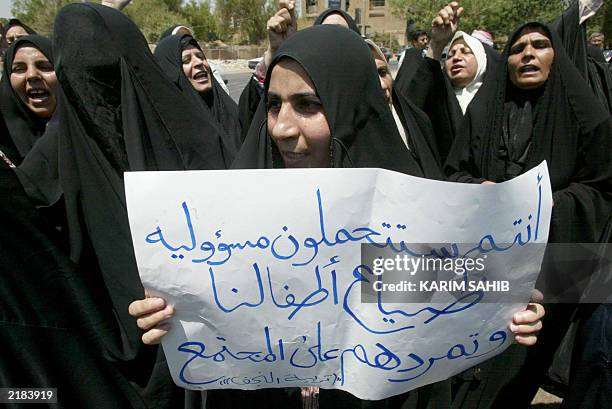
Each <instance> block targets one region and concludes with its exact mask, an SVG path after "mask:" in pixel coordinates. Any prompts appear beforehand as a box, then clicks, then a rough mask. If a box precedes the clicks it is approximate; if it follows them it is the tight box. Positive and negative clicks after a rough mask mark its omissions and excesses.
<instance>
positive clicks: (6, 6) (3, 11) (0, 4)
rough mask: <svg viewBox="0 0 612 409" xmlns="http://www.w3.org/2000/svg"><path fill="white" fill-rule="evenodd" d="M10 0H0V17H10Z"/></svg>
mask: <svg viewBox="0 0 612 409" xmlns="http://www.w3.org/2000/svg"><path fill="white" fill-rule="evenodd" d="M11 3H12V2H11V0H0V17H5V18H9V17H11Z"/></svg>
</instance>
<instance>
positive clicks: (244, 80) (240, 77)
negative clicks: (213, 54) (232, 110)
mask: <svg viewBox="0 0 612 409" xmlns="http://www.w3.org/2000/svg"><path fill="white" fill-rule="evenodd" d="M251 75H252V71H251V70H248V71H246V72H235V73H228V74H224V75H223V77H224V78H225V79H226V80H227V81H228V82H227V88H228V89H229V91H230V96H231V97H232V99H233V100H234V101H236V103H238V99H239V98H240V94H241V93H242V90H243V89H244V87H245V86H246V85H247V84H248V82H249V80H250V79H251Z"/></svg>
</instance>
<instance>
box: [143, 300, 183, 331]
mask: <svg viewBox="0 0 612 409" xmlns="http://www.w3.org/2000/svg"><path fill="white" fill-rule="evenodd" d="M172 315H174V308H173V307H172V306H171V305H167V306H166V308H164V309H163V310H161V311H157V312H154V313H151V314H146V315H142V316H140V317H139V318H138V319H137V320H136V325H138V328H140V329H142V330H144V331H147V330H149V329H151V328H153V327H156V326H158V325H159V324H160V323H161V322H162V321H165V320H167V319H169V318H171V317H172Z"/></svg>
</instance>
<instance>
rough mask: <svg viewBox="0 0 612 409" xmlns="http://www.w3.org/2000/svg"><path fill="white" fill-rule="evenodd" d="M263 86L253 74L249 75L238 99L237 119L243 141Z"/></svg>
mask: <svg viewBox="0 0 612 409" xmlns="http://www.w3.org/2000/svg"><path fill="white" fill-rule="evenodd" d="M262 96H263V86H262V85H261V84H260V83H259V81H258V80H257V77H255V75H252V76H251V79H250V80H249V83H248V84H247V86H246V87H244V89H243V90H242V93H241V94H240V99H239V100H238V120H239V122H240V129H241V132H240V139H241V143H242V142H244V140H245V139H246V136H247V134H248V132H249V128H250V127H251V123H252V122H253V118H254V117H255V112H257V107H258V106H259V103H260V102H261V100H262Z"/></svg>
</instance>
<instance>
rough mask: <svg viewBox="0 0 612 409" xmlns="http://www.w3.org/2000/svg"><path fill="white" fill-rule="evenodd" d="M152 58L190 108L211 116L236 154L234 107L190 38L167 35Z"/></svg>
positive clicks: (237, 136) (237, 129) (237, 134)
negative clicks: (190, 105) (189, 104)
mask: <svg viewBox="0 0 612 409" xmlns="http://www.w3.org/2000/svg"><path fill="white" fill-rule="evenodd" d="M154 55H155V58H156V59H157V61H158V62H159V64H160V66H161V67H162V69H163V70H164V72H165V73H166V75H167V76H168V78H169V79H170V80H171V81H172V82H174V83H175V84H176V85H177V86H178V88H179V89H180V90H181V92H182V93H183V95H185V96H186V97H187V98H188V99H189V101H191V102H192V104H193V105H194V107H196V108H198V109H201V110H203V111H208V112H210V113H211V114H212V116H213V117H214V119H215V120H216V125H217V127H218V128H219V130H220V132H223V139H224V141H226V143H227V144H228V145H230V146H232V147H233V149H234V150H235V151H236V152H237V151H238V149H239V148H240V144H241V137H240V135H241V131H240V122H239V120H238V105H237V104H236V103H235V102H234V101H233V100H232V99H231V98H230V96H229V95H228V94H227V93H226V92H225V91H224V90H223V89H222V88H221V84H219V82H218V81H217V79H216V78H215V77H214V75H213V74H212V70H211V68H210V65H209V63H208V60H207V59H206V56H205V55H204V52H203V51H202V49H201V48H200V45H199V44H198V42H197V41H196V40H195V39H194V38H193V36H191V35H190V34H181V35H170V36H167V37H165V38H164V39H163V40H161V41H160V42H159V43H158V44H157V47H156V48H155V52H154Z"/></svg>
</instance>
